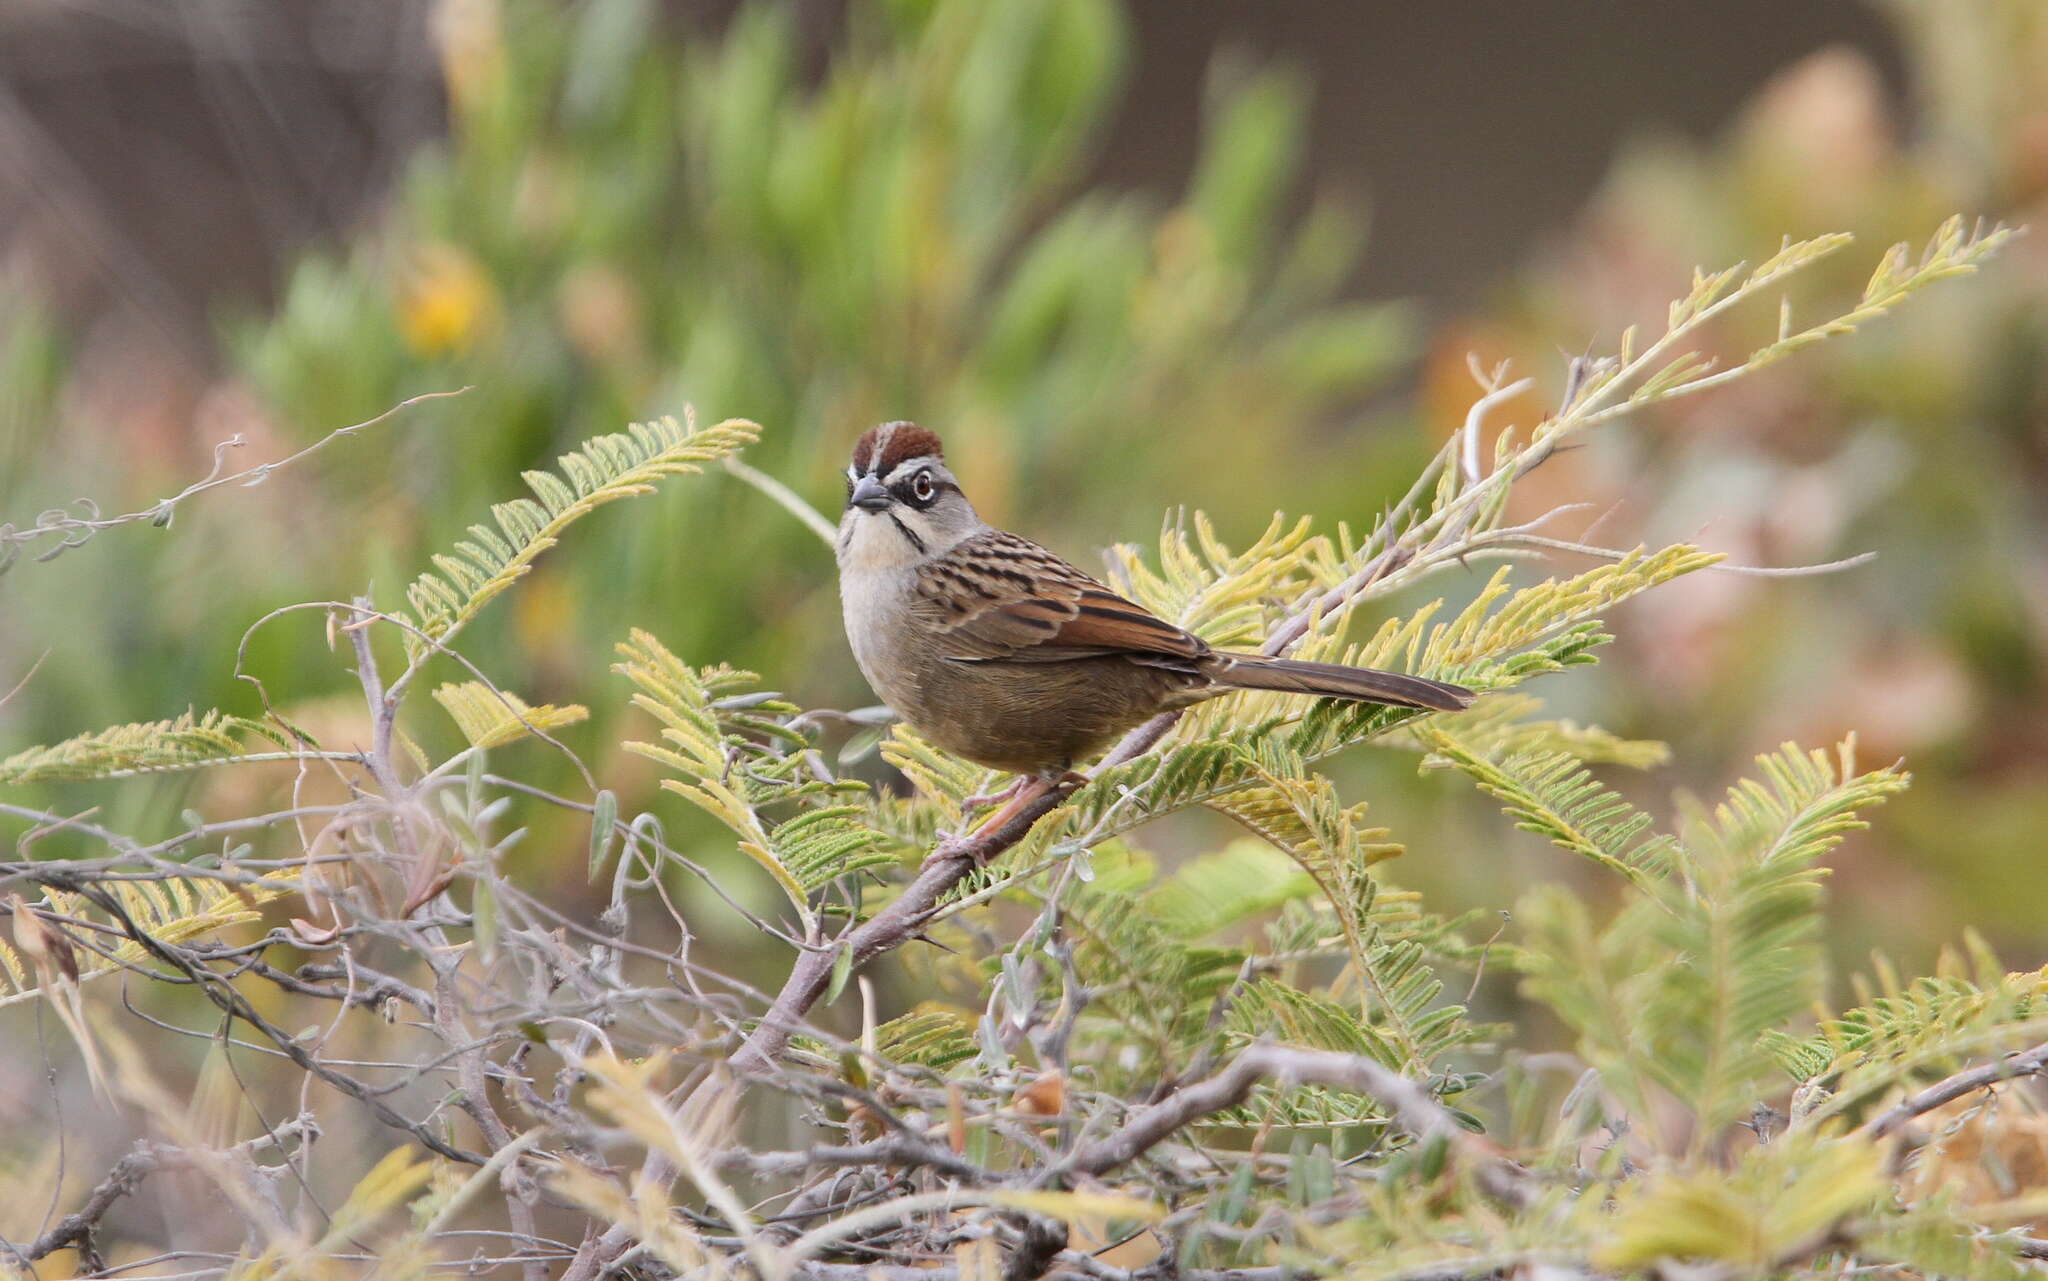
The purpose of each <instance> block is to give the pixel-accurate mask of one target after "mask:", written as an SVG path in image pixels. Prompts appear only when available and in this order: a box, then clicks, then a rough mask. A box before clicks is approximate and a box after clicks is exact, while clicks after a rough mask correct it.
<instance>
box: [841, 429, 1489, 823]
mask: <svg viewBox="0 0 2048 1281" xmlns="http://www.w3.org/2000/svg"><path fill="white" fill-rule="evenodd" d="M838 553H839V596H840V604H841V607H842V609H843V611H844V614H845V617H846V636H847V639H848V640H849V641H851V642H852V644H853V656H854V658H855V660H856V661H858V662H859V664H860V669H861V671H862V672H863V673H864V674H865V675H866V676H867V678H868V682H869V684H871V685H873V686H874V688H875V692H876V693H878V694H880V695H881V696H882V698H883V700H884V701H886V702H887V703H888V704H889V706H890V707H891V708H893V709H895V711H896V714H897V715H899V716H901V717H902V718H903V719H904V720H906V721H908V722H909V723H910V725H911V726H912V727H913V728H914V729H916V730H917V732H918V733H920V734H922V735H924V736H925V737H926V738H928V739H930V740H931V741H932V742H934V743H936V744H938V745H939V746H940V747H943V748H945V749H946V750H947V751H949V752H953V753H955V754H956V755H959V756H963V757H965V758H967V759H968V760H970V761H973V762H975V763H976V764H978V765H986V766H988V767H990V768H992V769H999V770H1010V771H1014V772H1015V773H1017V774H1018V775H1020V776H1021V777H1020V778H1019V779H1018V780H1017V782H1016V783H1015V784H1013V785H1012V787H1011V790H1010V791H1009V792H1008V793H1005V794H1004V795H1005V796H1007V797H1009V799H1010V804H1009V805H1008V806H1006V807H1005V808H1004V809H1003V810H1002V811H1001V812H999V813H998V814H997V815H995V816H993V817H991V818H990V819H989V820H988V823H987V826H989V827H993V826H995V825H997V824H999V823H1001V822H1003V821H1005V820H1006V819H1007V818H1008V817H1009V816H1010V815H1011V814H1013V813H1014V812H1016V810H1017V809H1018V808H1021V807H1022V805H1023V804H1024V803H1026V802H1027V801H1028V800H1029V799H1030V798H1031V797H1033V796H1035V795H1037V794H1039V793H1040V792H1042V791H1043V790H1045V789H1046V788H1049V787H1052V786H1055V785H1059V784H1061V783H1071V782H1075V781H1078V779H1077V778H1076V776H1074V775H1072V774H1071V771H1072V769H1073V767H1074V765H1075V764H1076V763H1077V762H1080V761H1084V760H1086V759H1088V758H1089V757H1091V756H1093V755H1094V754H1095V753H1096V752H1098V751H1101V750H1102V749H1103V748H1104V747H1106V746H1107V745H1108V744H1109V743H1110V741H1111V740H1112V739H1114V738H1116V737H1117V736H1118V735H1120V734H1122V733H1123V732H1124V731H1126V730H1129V729H1131V728H1133V727H1134V726H1137V725H1139V724H1141V723H1142V722H1144V721H1146V720H1148V719H1150V718H1151V717H1153V716H1155V715H1157V714H1159V713H1160V712H1166V711H1173V710H1175V709H1178V708H1182V707H1187V706H1190V705H1191V704H1194V703H1199V702H1202V701H1203V700H1205V699H1210V698H1215V697H1216V696H1218V695H1220V694H1227V693H1229V692H1230V691H1232V690H1240V689H1248V690H1280V691H1284V692H1287V693H1295V694H1310V695H1315V696H1318V697H1323V698H1342V699H1351V700H1355V701H1358V702H1367V703H1387V704H1392V705H1393V706H1396V707H1415V708H1423V709H1427V710H1431V711H1447V712H1448V711H1457V710H1459V709H1460V708H1463V707H1466V706H1468V705H1470V703H1471V702H1472V698H1473V694H1472V691H1470V690H1468V689H1463V688H1461V687H1459V686H1456V685H1447V684H1444V683H1443V682H1441V681H1433V680H1426V679H1424V678H1422V677H1420V676H1409V675H1406V674H1404V673H1401V672H1386V671H1379V670H1377V669H1374V668H1369V667H1343V666H1339V665H1337V664H1334V663H1309V662H1301V661H1297V660H1294V659H1287V658H1271V657H1267V656H1265V655H1263V654H1236V653H1228V652H1225V651H1222V650H1217V649H1212V648H1210V647H1209V645H1208V643H1207V642H1206V641H1204V640H1202V639H1201V638H1200V637H1199V636H1196V635H1195V634H1194V633H1192V632H1190V631H1188V630H1186V629H1185V628H1182V627H1177V626H1175V625H1174V624H1172V623H1169V622H1167V621H1166V620H1164V619H1162V618H1160V617H1158V616H1157V615H1155V614H1153V613H1152V612H1151V611H1149V610H1147V609H1146V608H1145V607H1144V606H1142V605H1138V604H1136V603H1134V602H1132V601H1128V600H1125V599H1124V598H1123V597H1122V596H1119V595H1117V594H1116V593H1115V592H1113V591H1111V590H1110V589H1109V588H1107V587H1105V586H1104V585H1103V584H1101V583H1099V582H1097V581H1096V580H1095V579H1093V578H1091V577H1089V576H1088V575H1087V574H1084V573H1082V572H1081V571H1080V570H1078V569H1076V568H1074V567H1073V566H1072V565H1070V564H1068V563H1067V562H1066V561H1064V560H1061V559H1060V558H1059V557H1057V556H1055V555H1053V554H1052V553H1051V552H1049V551H1047V550H1046V549H1045V548H1043V547H1040V546H1039V545H1038V544H1036V543H1034V542H1031V541H1030V540H1028V539H1024V538H1019V537H1018V536H1017V535H1015V534H1009V533H1004V532H1003V531H1002V530H999V529H992V528H990V527H989V526H988V525H986V524H984V523H983V522H982V519H981V517H979V516H977V515H976V514H975V511H974V506H973V504H971V503H969V502H968V501H967V496H966V495H965V494H963V493H962V492H961V491H960V485H959V482H958V481H956V480H955V479H954V477H953V473H952V472H951V471H949V470H947V468H946V462H945V449H944V446H943V445H941V444H940V442H939V438H938V437H937V436H936V435H934V434H933V433H931V432H930V431H927V430H925V429H924V428H922V427H919V426H918V425H916V424H915V423H906V422H897V423H884V424H882V425H881V426H879V427H876V428H874V429H872V430H870V431H869V432H867V433H866V434H865V435H863V436H862V437H861V438H860V440H859V442H858V443H857V444H855V445H854V447H853V461H852V463H851V464H850V465H849V466H848V467H847V469H846V513H845V515H844V516H842V517H841V518H840V522H839V537H838ZM993 799H1003V797H1001V796H999V797H996V798H993Z"/></svg>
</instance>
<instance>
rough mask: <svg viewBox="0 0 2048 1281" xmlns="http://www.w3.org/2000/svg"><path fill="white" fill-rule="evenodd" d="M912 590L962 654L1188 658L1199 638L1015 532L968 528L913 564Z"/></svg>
mask: <svg viewBox="0 0 2048 1281" xmlns="http://www.w3.org/2000/svg"><path fill="white" fill-rule="evenodd" d="M918 595H919V596H920V597H921V598H922V599H923V600H924V602H925V607H926V608H927V609H928V610H930V611H931V613H932V615H933V616H934V621H935V622H936V623H937V624H938V626H939V630H940V632H941V633H942V634H943V635H944V636H945V637H946V638H947V640H948V641H949V642H950V645H949V647H950V648H952V649H953V650H954V651H955V652H954V653H952V654H950V655H949V657H952V658H956V659H962V660H970V661H971V660H977V659H982V660H986V659H1003V660H1007V661H1009V662H1060V661H1062V660H1065V659H1073V658H1087V657H1092V656H1096V655H1101V654H1130V655H1132V656H1133V657H1140V656H1148V657H1165V658H1179V659H1193V658H1198V657H1200V656H1201V655H1203V654H1205V653H1207V652H1208V646H1206V645H1204V644H1203V643H1202V641H1201V640H1199V639H1198V638H1196V637H1195V636H1193V635H1191V634H1190V633H1188V632H1187V631H1184V630H1183V629H1181V628H1179V627H1175V626H1174V625H1173V624H1172V623H1169V622H1167V621H1165V620H1164V619H1161V618H1159V617H1157V616H1156V615H1154V614H1153V613H1152V612H1151V611H1149V610H1147V609H1146V608H1144V607H1143V606H1142V605H1138V604H1136V603H1134V602H1132V601H1128V600H1125V599H1124V598H1123V597H1121V596H1119V595H1117V594H1116V593H1115V592H1113V591H1111V590H1109V588H1107V587H1104V586H1103V585H1102V584H1101V583H1099V582H1097V581H1095V580H1094V579H1093V578H1090V577H1089V576H1088V575H1086V574H1084V573H1082V572H1081V571H1080V570H1078V569H1076V568H1074V567H1073V566H1072V565H1069V564H1068V563H1067V562H1065V561H1063V560H1061V559H1060V558H1059V557H1057V556H1055V555H1053V554H1052V553H1051V552H1049V551H1047V550H1046V549H1045V548H1043V547H1040V546H1039V545H1038V544H1036V543H1034V542H1031V541H1029V540H1027V539H1023V538H1019V537H1017V536H1016V535H1015V534H1005V533H1002V532H1000V531H994V530H991V531H990V532H988V533H986V534H977V535H975V536H974V537H973V538H970V539H968V540H967V541H965V542H963V543H961V544H960V545H959V546H958V547H955V548H954V549H953V550H952V551H950V552H948V553H946V555H944V556H942V557H940V558H939V559H937V560H935V561H933V562H931V563H930V564H928V565H926V566H925V567H924V568H923V569H922V570H920V571H919V576H918Z"/></svg>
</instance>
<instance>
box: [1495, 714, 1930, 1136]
mask: <svg viewBox="0 0 2048 1281" xmlns="http://www.w3.org/2000/svg"><path fill="white" fill-rule="evenodd" d="M1758 765H1759V767H1760V768H1761V769H1762V772H1763V775H1764V777H1763V778H1762V779H1761V780H1744V781H1743V782H1741V783H1738V784H1736V785H1735V786H1734V787H1732V788H1730V789H1729V792H1728V795H1727V798H1726V799H1725V800H1724V801H1723V802H1722V803H1721V804H1720V805H1718V806H1717V807H1715V809H1714V810H1713V811H1712V812H1711V813H1710V814H1698V815H1695V816H1694V817H1693V818H1692V820H1691V821H1690V822H1689V823H1688V824H1687V828H1686V831H1685V833H1684V834H1683V835H1682V836H1681V837H1677V838H1672V837H1646V836H1644V835H1643V827H1644V825H1643V824H1641V823H1639V822H1637V821H1636V820H1635V819H1634V818H1632V817H1630V818H1619V819H1617V818H1616V817H1615V816H1616V815H1618V814H1620V813H1621V811H1619V810H1616V809H1615V808H1614V803H1613V802H1610V801H1606V800H1601V799H1597V798H1596V799H1594V800H1592V801H1590V802H1588V801H1585V800H1580V801H1579V802H1578V804H1579V805H1580V807H1581V811H1582V817H1583V814H1584V812H1585V811H1587V809H1588V806H1589V805H1590V812H1591V813H1593V814H1595V815H1597V816H1599V818H1600V820H1601V822H1602V823H1604V824H1605V826H1604V827H1600V828H1598V830H1596V831H1595V832H1594V833H1593V834H1592V835H1591V836H1588V835H1587V834H1586V830H1585V829H1584V828H1583V827H1580V828H1574V827H1570V826H1564V825H1560V824H1559V823H1557V822H1554V821H1552V819H1551V818H1550V816H1548V815H1546V816H1543V818H1541V819H1540V820H1539V821H1535V822H1532V820H1530V818H1529V817H1528V815H1529V814H1530V813H1531V811H1530V809H1529V807H1528V805H1527V804H1525V803H1524V802H1523V801H1522V800H1521V799H1520V797H1519V795H1517V797H1516V799H1513V800H1510V801H1509V813H1510V815H1511V816H1512V817H1515V818H1516V819H1517V820H1518V825H1522V826H1536V827H1538V829H1539V830H1541V831H1542V833H1543V834H1544V835H1546V836H1549V837H1550V838H1551V839H1553V840H1555V841H1557V842H1558V843H1559V844H1562V845H1564V846H1565V847H1566V848H1568V849H1574V850H1575V852H1580V853H1584V852H1585V851H1584V850H1583V849H1579V848H1578V847H1577V845H1575V844H1574V842H1576V841H1580V840H1595V841H1597V840H1599V839H1600V837H1601V833H1605V835H1606V839H1607V840H1608V841H1609V844H1610V848H1612V849H1615V850H1619V851H1620V852H1619V853H1609V854H1608V855H1607V857H1605V858H1601V860H1600V861H1602V862H1609V863H1611V865H1613V866H1617V867H1619V868H1622V869H1624V870H1626V871H1628V872H1630V873H1632V876H1631V886H1632V888H1633V889H1634V890H1635V891H1636V893H1635V896H1634V897H1633V898H1632V899H1631V900H1630V901H1629V902H1628V903H1627V905H1626V906H1624V907H1623V909H1622V910H1621V911H1620V912H1619V913H1618V914H1617V915H1616V916H1615V917H1614V919H1613V920H1612V921H1611V922H1609V923H1608V924H1607V925H1606V926H1605V927H1602V928H1595V927H1594V926H1593V924H1592V922H1591V921H1590V920H1589V917H1588V913H1587V910H1586V908H1585V906H1584V904H1583V903H1581V902H1580V901H1579V900H1578V899H1576V898H1574V897H1572V896H1571V895H1569V894H1566V893H1564V892H1563V891H1561V890H1553V891H1550V892H1547V893H1541V894H1538V895H1536V896H1533V897H1532V898H1530V899H1528V900H1525V901H1524V903H1523V904H1522V906H1521V907H1520V908H1519V909H1518V910H1517V913H1516V914H1517V916H1518V917H1520V918H1521V920H1522V921H1523V923H1524V925H1525V926H1527V928H1528V930H1529V940H1528V942H1527V944H1526V946H1525V948H1524V950H1523V952H1522V957H1521V964H1522V965H1523V968H1524V970H1525V972H1526V973H1527V974H1528V975H1529V991H1530V992H1531V994H1532V995H1534V996H1536V997H1537V998H1538V999H1540V1000H1542V1001H1544V1002H1545V1003H1546V1004H1548V1005H1549V1006H1550V1007H1551V1008H1552V1009H1554V1010H1555V1011H1556V1012H1557V1013H1558V1014H1559V1016H1560V1017H1562V1018H1563V1019H1564V1020H1565V1021H1566V1022H1567V1023H1568V1024H1569V1025H1570V1026H1571V1027H1572V1028H1573V1030H1574V1031H1575V1032H1576V1033H1577V1034H1578V1036H1579V1037H1580V1042H1581V1053H1582V1054H1583V1055H1584V1056H1585V1057H1586V1059H1587V1061H1588V1062H1589V1063H1591V1064H1593V1065H1594V1066H1595V1067H1596V1068H1598V1069H1600V1070H1601V1071H1602V1072H1603V1074H1605V1075H1606V1076H1607V1077H1608V1084H1609V1086H1610V1088H1613V1089H1614V1090H1615V1091H1616V1093H1617V1096H1618V1097H1620V1098H1622V1099H1623V1100H1624V1101H1625V1104H1626V1106H1627V1107H1628V1108H1629V1109H1630V1110H1631V1111H1632V1112H1634V1113H1635V1114H1637V1116H1638V1117H1640V1118H1642V1119H1644V1120H1647V1119H1648V1117H1649V1116H1650V1115H1651V1114H1652V1113H1653V1111H1654V1110H1655V1109H1654V1104H1655V1100H1656V1099H1657V1098H1658V1097H1660V1095H1659V1091H1662V1092H1667V1093H1668V1094H1670V1095H1672V1096H1675V1097H1676V1098H1678V1099H1679V1100H1680V1101H1682V1102H1683V1103H1684V1104H1685V1105H1686V1107H1687V1108H1688V1109H1689V1115H1690V1116H1691V1117H1692V1121H1691V1129H1692V1135H1693V1141H1694V1142H1696V1143H1706V1142H1710V1141H1712V1140H1713V1139H1714V1137H1715V1136H1716V1135H1718V1134H1719V1132H1720V1130H1721V1128H1722V1127H1723V1126H1725V1125H1727V1124H1728V1123H1730V1122H1731V1121H1733V1120H1735V1119H1736V1118H1738V1117H1739V1116H1741V1115H1743V1114H1744V1113H1745V1112H1746V1110H1747V1109H1749V1108H1751V1107H1753V1106H1754V1105H1755V1102H1756V1100H1757V1098H1758V1097H1759V1096H1760V1094H1761V1093H1762V1092H1763V1091H1764V1089H1765V1084H1766V1080H1767V1078H1768V1076H1769V1070H1770V1068H1771V1067H1772V1066H1773V1064H1772V1060H1771V1057H1770V1053H1769V1050H1768V1048H1767V1044H1768V1043H1767V1042H1766V1041H1765V1038H1766V1037H1767V1036H1768V1035H1769V1034H1771V1033H1772V1032H1774V1031H1778V1030H1781V1029H1782V1028H1783V1027H1785V1026H1786V1025H1787V1024H1788V1023H1790V1021H1791V1020H1793V1019H1794V1018H1796V1017H1797V1016H1798V1015H1799V1014H1800V1013H1801V1012H1802V1011H1804V1010H1806V1009H1807V1008H1809V1007H1810V1006H1811V1005H1812V1004H1813V1003H1814V1002H1815V1001H1816V1000H1818V999H1819V997H1820V996H1821V989H1820V978H1821V971H1820V959H1821V958H1820V956H1819V953H1818V949H1817V947H1816V940H1817V938H1818V934H1819V927H1820V917H1819V893H1820V887H1819V880H1820V876H1821V871H1820V869H1818V868H1817V866H1816V863H1817V861H1818V859H1819V858H1820V857H1821V855H1823V854H1824V853H1826V852H1827V851H1828V850H1829V849H1831V848H1832V847H1833V846H1834V845H1835V844H1836V843H1837V842H1838V841H1839V840H1840V839H1841V836H1842V834H1843V833H1845V832H1847V831H1849V830H1851V829H1852V828H1854V827H1856V826H1859V825H1860V823H1861V820H1860V819H1859V818H1858V817H1857V813H1856V812H1857V811H1858V810H1859V809H1862V808H1867V807H1869V806H1872V805H1875V804H1878V803H1880V802H1882V801H1883V800H1884V799H1885V798H1886V797H1887V796H1890V795H1892V794H1893V793H1895V792H1897V791H1899V790H1900V789H1901V788H1903V787H1904V786H1905V785H1906V776H1905V775H1904V773H1903V772H1901V771H1899V770H1898V769H1897V768H1895V767H1893V768H1887V769H1881V770H1874V771H1871V772H1868V773H1860V774H1859V773H1858V772H1857V771H1856V767H1855V757H1854V749H1853V744H1852V743H1844V744H1843V745H1842V746H1841V748H1840V749H1839V751H1838V753H1837V755H1836V756H1835V757H1834V758H1833V759H1832V760H1831V759H1830V758H1829V757H1828V756H1827V755H1826V754H1825V753H1821V752H1817V751H1816V752H1801V751H1799V750H1798V749H1796V748H1793V747H1791V746H1789V745H1788V746H1787V747H1785V748H1784V749H1782V750H1780V751H1779V752H1776V753H1773V754H1771V755H1768V756H1764V757H1760V758H1758ZM1476 777H1477V778H1478V780H1479V781H1480V783H1481V785H1482V786H1488V785H1489V780H1490V775H1488V774H1486V773H1484V772H1480V773H1478V774H1476ZM1489 790H1491V788H1489ZM1567 790H1568V791H1572V794H1573V795H1575V796H1576V795H1578V794H1579V793H1578V792H1577V791H1575V790H1573V789H1567ZM1601 795H1602V796H1604V795H1605V794H1604V793H1602V794H1601ZM1616 832H1622V833H1626V837H1627V839H1626V840H1625V841H1623V842H1621V843H1620V844H1619V845H1615V844H1614V843H1613V838H1614V834H1615V833H1616ZM1651 841H1654V842H1655V845H1654V848H1655V850H1656V857H1655V859H1654V860H1645V859H1642V858H1637V859H1635V860H1634V861H1629V860H1628V859H1627V858H1626V857H1625V856H1626V854H1627V853H1628V852H1629V851H1632V850H1635V849H1639V848H1642V847H1643V846H1645V845H1646V844H1647V843H1649V842H1651ZM1665 869H1669V870H1670V872H1672V873H1676V874H1675V875H1674V874H1665ZM1674 962H1675V963H1674Z"/></svg>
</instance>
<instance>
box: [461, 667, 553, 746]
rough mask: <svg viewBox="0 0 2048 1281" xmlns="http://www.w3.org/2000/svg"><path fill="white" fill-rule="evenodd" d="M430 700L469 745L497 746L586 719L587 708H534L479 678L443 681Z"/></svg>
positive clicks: (549, 706) (514, 695)
mask: <svg viewBox="0 0 2048 1281" xmlns="http://www.w3.org/2000/svg"><path fill="white" fill-rule="evenodd" d="M434 701H435V702H437V703H439V704H440V705H441V706H442V708H443V709H444V710H446V711H447V713H448V715H449V717H450V718H451V719H453V720H454V722H455V727H456V728H457V729H459V730H461V731H462V736H463V737H464V738H466V739H468V740H469V744H470V746H472V747H501V746H503V745H504V744H506V743H511V742H515V741H517V740H519V739H521V738H524V737H525V736H526V735H528V734H531V733H534V732H535V731H536V730H538V731H541V732H543V733H545V732H547V731H549V730H554V729H559V728H561V727H562V726H564V725H574V724H576V723H577V722H578V721H586V720H589V719H590V709H589V708H587V707H584V706H583V705H582V704H580V703H570V704H567V705H566V706H561V707H557V706H556V705H555V704H553V703H543V704H541V705H540V706H538V707H534V706H531V705H529V704H528V703H527V702H526V701H525V700H524V699H522V698H520V697H519V696H518V695H517V694H513V693H510V692H506V691H494V690H492V689H491V687H490V686H488V685H486V684H484V683H483V682H482V681H464V682H462V683H461V684H460V685H456V684H444V685H442V686H441V688H439V689H437V690H435V691H434Z"/></svg>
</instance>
